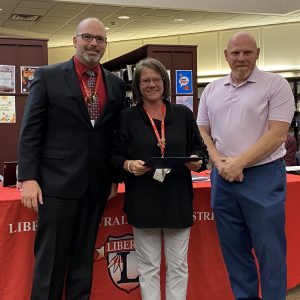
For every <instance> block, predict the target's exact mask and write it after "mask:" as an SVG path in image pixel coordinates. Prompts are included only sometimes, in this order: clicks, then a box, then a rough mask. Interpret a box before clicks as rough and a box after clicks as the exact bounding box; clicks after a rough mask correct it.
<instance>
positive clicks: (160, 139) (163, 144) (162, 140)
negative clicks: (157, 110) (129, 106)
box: [144, 103, 166, 157]
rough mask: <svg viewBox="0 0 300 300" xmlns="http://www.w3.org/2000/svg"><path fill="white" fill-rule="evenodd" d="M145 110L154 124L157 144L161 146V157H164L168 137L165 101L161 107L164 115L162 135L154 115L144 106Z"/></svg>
mask: <svg viewBox="0 0 300 300" xmlns="http://www.w3.org/2000/svg"><path fill="white" fill-rule="evenodd" d="M144 110H145V112H146V114H147V115H148V118H149V120H150V122H151V125H152V128H153V130H154V133H155V135H156V138H157V141H158V143H157V146H158V147H159V148H160V153H161V157H164V154H165V148H166V139H165V115H166V106H165V104H164V103H163V104H162V107H161V115H162V118H161V137H160V135H159V132H158V130H157V127H156V125H155V123H154V121H153V119H152V117H151V116H150V115H149V113H148V112H147V110H146V108H145V107H144Z"/></svg>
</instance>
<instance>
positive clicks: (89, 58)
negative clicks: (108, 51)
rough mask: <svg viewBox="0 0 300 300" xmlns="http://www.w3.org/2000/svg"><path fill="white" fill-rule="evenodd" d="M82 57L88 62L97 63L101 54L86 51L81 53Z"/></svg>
mask: <svg viewBox="0 0 300 300" xmlns="http://www.w3.org/2000/svg"><path fill="white" fill-rule="evenodd" d="M83 57H84V59H85V60H86V61H88V62H90V63H97V62H99V61H100V59H101V54H100V53H98V54H97V55H89V54H87V53H84V54H83Z"/></svg>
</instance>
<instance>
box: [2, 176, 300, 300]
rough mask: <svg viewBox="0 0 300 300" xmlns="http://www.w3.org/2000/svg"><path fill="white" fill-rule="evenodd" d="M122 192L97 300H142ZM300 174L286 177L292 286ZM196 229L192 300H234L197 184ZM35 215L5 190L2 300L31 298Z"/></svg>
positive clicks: (107, 223) (203, 190)
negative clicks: (123, 207) (123, 210)
mask: <svg viewBox="0 0 300 300" xmlns="http://www.w3.org/2000/svg"><path fill="white" fill-rule="evenodd" d="M123 189H124V187H122V186H121V188H120V191H119V194H118V196H117V197H116V198H114V199H112V200H111V201H109V203H108V205H107V208H106V210H105V212H104V216H103V219H102V222H101V226H100V232H99V235H98V239H97V243H96V247H95V255H94V259H95V262H94V279H93V288H92V297H91V299H92V300H100V299H109V300H119V299H122V300H127V299H128V300H129V299H130V300H135V299H141V297H140V291H139V284H138V278H137V271H136V262H135V252H134V244H133V237H132V230H131V227H130V226H129V225H128V224H127V222H126V217H125V215H124V213H123V212H122V206H123V194H124V192H123ZM299 191H300V176H297V175H289V174H288V176H287V203H286V234H287V241H288V251H287V264H288V288H289V289H290V288H293V287H295V286H296V285H297V284H299V283H300V255H299V253H300V234H299V232H300V218H299V216H298V214H299V211H300V197H299ZM194 194H195V195H194V221H195V223H194V226H193V227H192V230H191V238H190V246H189V274H190V277H189V285H188V299H189V300H198V299H202V300H220V299H224V300H233V296H232V293H231V289H230V286H229V281H228V278H227V273H226V270H225V266H224V262H223V258H222V254H221V250H220V247H219V243H218V238H217V233H216V228H215V222H214V219H213V214H212V212H211V208H210V182H199V183H194ZM36 217H37V215H36V213H35V212H33V211H31V210H30V209H27V208H24V207H23V206H22V205H21V203H20V194H19V191H17V190H16V189H14V188H2V187H1V188H0V299H1V300H28V299H29V298H30V297H29V295H30V289H31V283H32V270H33V260H34V257H33V244H34V235H35V230H36Z"/></svg>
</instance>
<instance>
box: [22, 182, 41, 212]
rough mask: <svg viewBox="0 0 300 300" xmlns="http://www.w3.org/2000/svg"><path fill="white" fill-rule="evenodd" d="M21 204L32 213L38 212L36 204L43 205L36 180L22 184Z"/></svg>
mask: <svg viewBox="0 0 300 300" xmlns="http://www.w3.org/2000/svg"><path fill="white" fill-rule="evenodd" d="M21 202H22V204H23V205H24V206H25V207H28V208H31V209H33V210H34V211H37V210H38V202H39V203H40V204H43V196H42V191H41V188H40V186H39V185H38V183H37V181H36V180H24V181H23V182H22V191H21Z"/></svg>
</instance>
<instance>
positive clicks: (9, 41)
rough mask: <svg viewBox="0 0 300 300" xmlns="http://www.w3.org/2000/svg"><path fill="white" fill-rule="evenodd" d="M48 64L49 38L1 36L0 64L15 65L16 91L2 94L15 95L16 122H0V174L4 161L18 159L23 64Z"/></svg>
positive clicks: (24, 95) (22, 104)
mask: <svg viewBox="0 0 300 300" xmlns="http://www.w3.org/2000/svg"><path fill="white" fill-rule="evenodd" d="M46 64H48V50H47V40H45V39H24V38H10V37H0V65H12V66H15V93H9V94H8V93H2V92H0V95H1V96H4V95H5V96H15V107H16V122H15V123H0V174H2V170H3V162H4V161H15V160H17V144H18V138H19V131H20V125H21V122H22V117H23V112H24V106H25V102H26V99H27V96H28V95H27V94H24V93H21V74H20V67H21V66H42V65H46Z"/></svg>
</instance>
